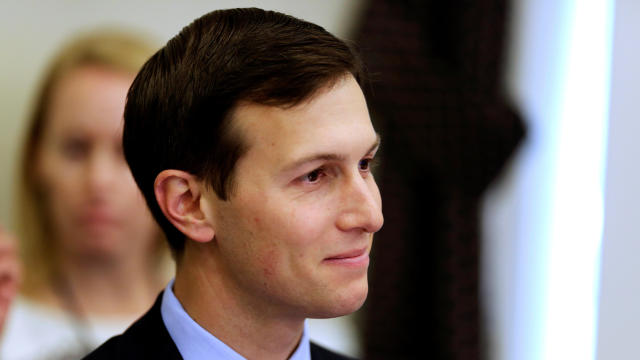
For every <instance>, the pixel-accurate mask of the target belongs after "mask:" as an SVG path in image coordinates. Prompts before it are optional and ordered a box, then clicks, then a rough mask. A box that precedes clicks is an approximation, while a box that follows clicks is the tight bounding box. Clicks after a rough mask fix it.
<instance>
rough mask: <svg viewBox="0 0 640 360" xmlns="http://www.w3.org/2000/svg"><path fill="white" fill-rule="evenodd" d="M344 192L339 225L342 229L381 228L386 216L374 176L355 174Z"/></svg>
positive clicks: (369, 231) (369, 230)
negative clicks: (366, 176)
mask: <svg viewBox="0 0 640 360" xmlns="http://www.w3.org/2000/svg"><path fill="white" fill-rule="evenodd" d="M369 176H371V175H369ZM343 194H344V195H343V197H342V199H341V202H342V204H341V205H342V208H341V209H342V212H341V214H340V217H339V219H338V227H339V228H340V229H341V230H342V231H351V230H356V229H360V230H362V231H364V232H368V233H375V232H377V231H378V230H380V228H381V227H382V224H383V222H384V218H383V216H382V204H381V200H380V192H379V190H378V185H376V183H375V180H374V179H373V178H371V179H366V178H363V177H362V176H360V175H359V174H358V175H356V176H354V177H353V178H352V179H349V180H347V181H346V185H345V191H344V193H343Z"/></svg>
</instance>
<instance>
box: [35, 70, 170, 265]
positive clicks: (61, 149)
mask: <svg viewBox="0 0 640 360" xmlns="http://www.w3.org/2000/svg"><path fill="white" fill-rule="evenodd" d="M132 81H133V76H132V75H128V74H124V73H119V72H114V71H112V70H108V69H104V68H100V67H96V66H85V67H80V68H76V69H74V70H71V72H69V73H67V74H66V75H64V76H63V78H62V79H61V80H60V81H58V83H57V84H56V85H55V86H54V88H53V90H52V95H51V102H50V104H49V107H48V110H47V113H46V115H45V126H44V129H43V135H42V141H41V144H40V146H39V149H38V151H37V152H36V153H37V155H36V173H37V175H38V176H39V178H38V179H37V181H38V183H39V184H40V185H41V188H42V190H43V193H44V195H45V204H44V206H45V211H46V214H45V216H48V219H49V220H48V221H49V226H50V230H51V231H52V234H49V235H50V237H51V238H53V239H54V241H56V242H57V243H56V247H57V248H58V249H59V250H60V251H61V252H64V253H65V254H68V255H72V254H76V255H81V256H82V257H83V258H85V259H88V260H89V259H94V260H97V259H103V260H107V259H110V260H117V259H118V258H119V257H126V256H136V255H140V254H148V251H149V248H150V247H151V246H153V245H152V243H153V241H154V239H155V238H156V235H157V234H158V228H157V227H156V225H155V222H154V221H153V219H152V217H151V215H150V213H149V211H148V210H147V207H146V205H145V203H144V199H143V197H142V195H141V194H140V192H139V190H138V188H137V186H136V184H135V182H134V180H133V177H132V176H131V173H130V172H129V168H128V167H127V164H126V162H125V160H124V157H123V153H122V144H121V140H122V123H123V120H122V115H123V111H124V103H125V97H126V93H127V90H128V88H129V85H131V82H132Z"/></svg>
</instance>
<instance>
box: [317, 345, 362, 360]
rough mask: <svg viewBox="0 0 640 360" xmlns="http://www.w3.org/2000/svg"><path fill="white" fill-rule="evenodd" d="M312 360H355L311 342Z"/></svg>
mask: <svg viewBox="0 0 640 360" xmlns="http://www.w3.org/2000/svg"><path fill="white" fill-rule="evenodd" d="M311 359H312V360H355V358H352V357H349V356H346V355H342V354H339V353H337V352H334V351H333V350H329V349H327V348H325V347H323V346H320V345H318V344H316V343H314V342H311Z"/></svg>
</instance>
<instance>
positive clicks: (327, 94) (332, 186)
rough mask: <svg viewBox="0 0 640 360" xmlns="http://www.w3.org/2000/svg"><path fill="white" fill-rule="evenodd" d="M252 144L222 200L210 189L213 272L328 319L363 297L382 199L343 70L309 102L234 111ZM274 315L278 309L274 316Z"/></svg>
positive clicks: (358, 96)
mask: <svg viewBox="0 0 640 360" xmlns="http://www.w3.org/2000/svg"><path fill="white" fill-rule="evenodd" d="M233 121H234V126H235V130H237V131H239V132H240V133H241V134H242V136H243V139H244V140H245V141H246V143H247V144H248V145H249V148H248V151H247V152H246V154H245V155H244V156H243V157H242V158H240V159H239V161H238V163H237V164H236V168H235V173H234V174H235V176H234V181H235V187H234V189H233V191H232V194H231V196H230V198H229V200H228V201H222V200H220V199H218V198H217V197H216V196H215V195H214V194H213V192H207V193H205V201H206V202H208V203H209V204H210V205H212V206H211V208H212V209H214V210H213V216H212V217H213V218H212V222H213V224H214V227H215V232H216V234H215V240H214V243H213V246H215V247H216V248H217V250H216V252H215V253H216V254H217V255H216V256H218V257H219V259H218V260H219V261H218V263H219V264H220V266H219V269H220V274H217V275H220V276H222V277H224V278H225V279H226V280H225V282H226V285H227V286H228V288H229V289H230V291H232V293H234V294H236V295H237V297H238V298H239V299H240V300H241V301H245V302H246V305H249V306H251V307H252V308H253V309H255V310H256V311H270V312H271V313H273V314H286V316H293V317H300V318H302V317H320V318H321V317H335V316H340V315H344V314H348V313H351V312H353V311H355V310H357V309H358V308H359V307H360V306H361V305H362V303H363V302H364V300H365V298H366V296H367V289H368V285H367V268H368V265H369V251H370V249H371V244H372V239H373V233H375V232H376V231H378V230H379V229H380V228H381V227H382V223H383V218H382V212H381V199H380V192H379V191H378V186H377V185H376V182H375V180H374V178H373V175H372V174H371V172H370V168H369V165H370V164H369V163H370V161H371V159H373V157H374V155H375V152H376V150H377V145H378V137H377V134H376V132H375V131H374V129H373V126H372V125H371V121H370V119H369V114H368V111H367V107H366V103H365V99H364V97H363V95H362V91H361V90H360V87H359V86H358V84H357V83H356V81H355V80H354V79H353V77H351V76H348V77H346V78H345V79H344V80H341V81H339V82H337V83H336V85H335V86H334V87H332V88H328V89H325V90H322V91H321V92H319V93H318V94H317V95H316V96H314V98H313V99H312V100H311V101H310V102H305V103H302V104H300V105H298V106H296V107H293V108H288V109H282V108H278V107H271V106H262V105H256V104H245V105H241V106H240V107H239V108H238V109H237V110H236V111H235V112H234V120H233ZM274 312H275V313H274Z"/></svg>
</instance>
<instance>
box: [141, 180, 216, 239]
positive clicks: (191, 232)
mask: <svg viewBox="0 0 640 360" xmlns="http://www.w3.org/2000/svg"><path fill="white" fill-rule="evenodd" d="M203 186H204V185H203V184H202V182H200V181H199V180H198V179H197V178H196V177H195V176H193V175H192V174H189V173H188V172H185V171H180V170H164V171H162V172H161V173H160V174H158V176H157V177H156V181H155V183H154V185H153V187H154V191H155V195H156V201H157V202H158V205H159V206H160V209H161V210H162V213H163V214H164V216H165V217H166V218H167V219H168V220H169V221H170V222H171V223H172V224H173V226H175V227H176V228H177V229H178V230H180V231H181V232H182V233H183V234H185V235H186V236H187V237H189V238H190V239H192V240H195V241H198V242H207V241H210V240H212V239H213V236H214V235H215V230H214V227H213V224H212V219H211V215H212V214H208V213H207V208H206V205H205V204H204V201H203V200H204V199H203V198H202V194H203V190H204V189H203Z"/></svg>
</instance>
